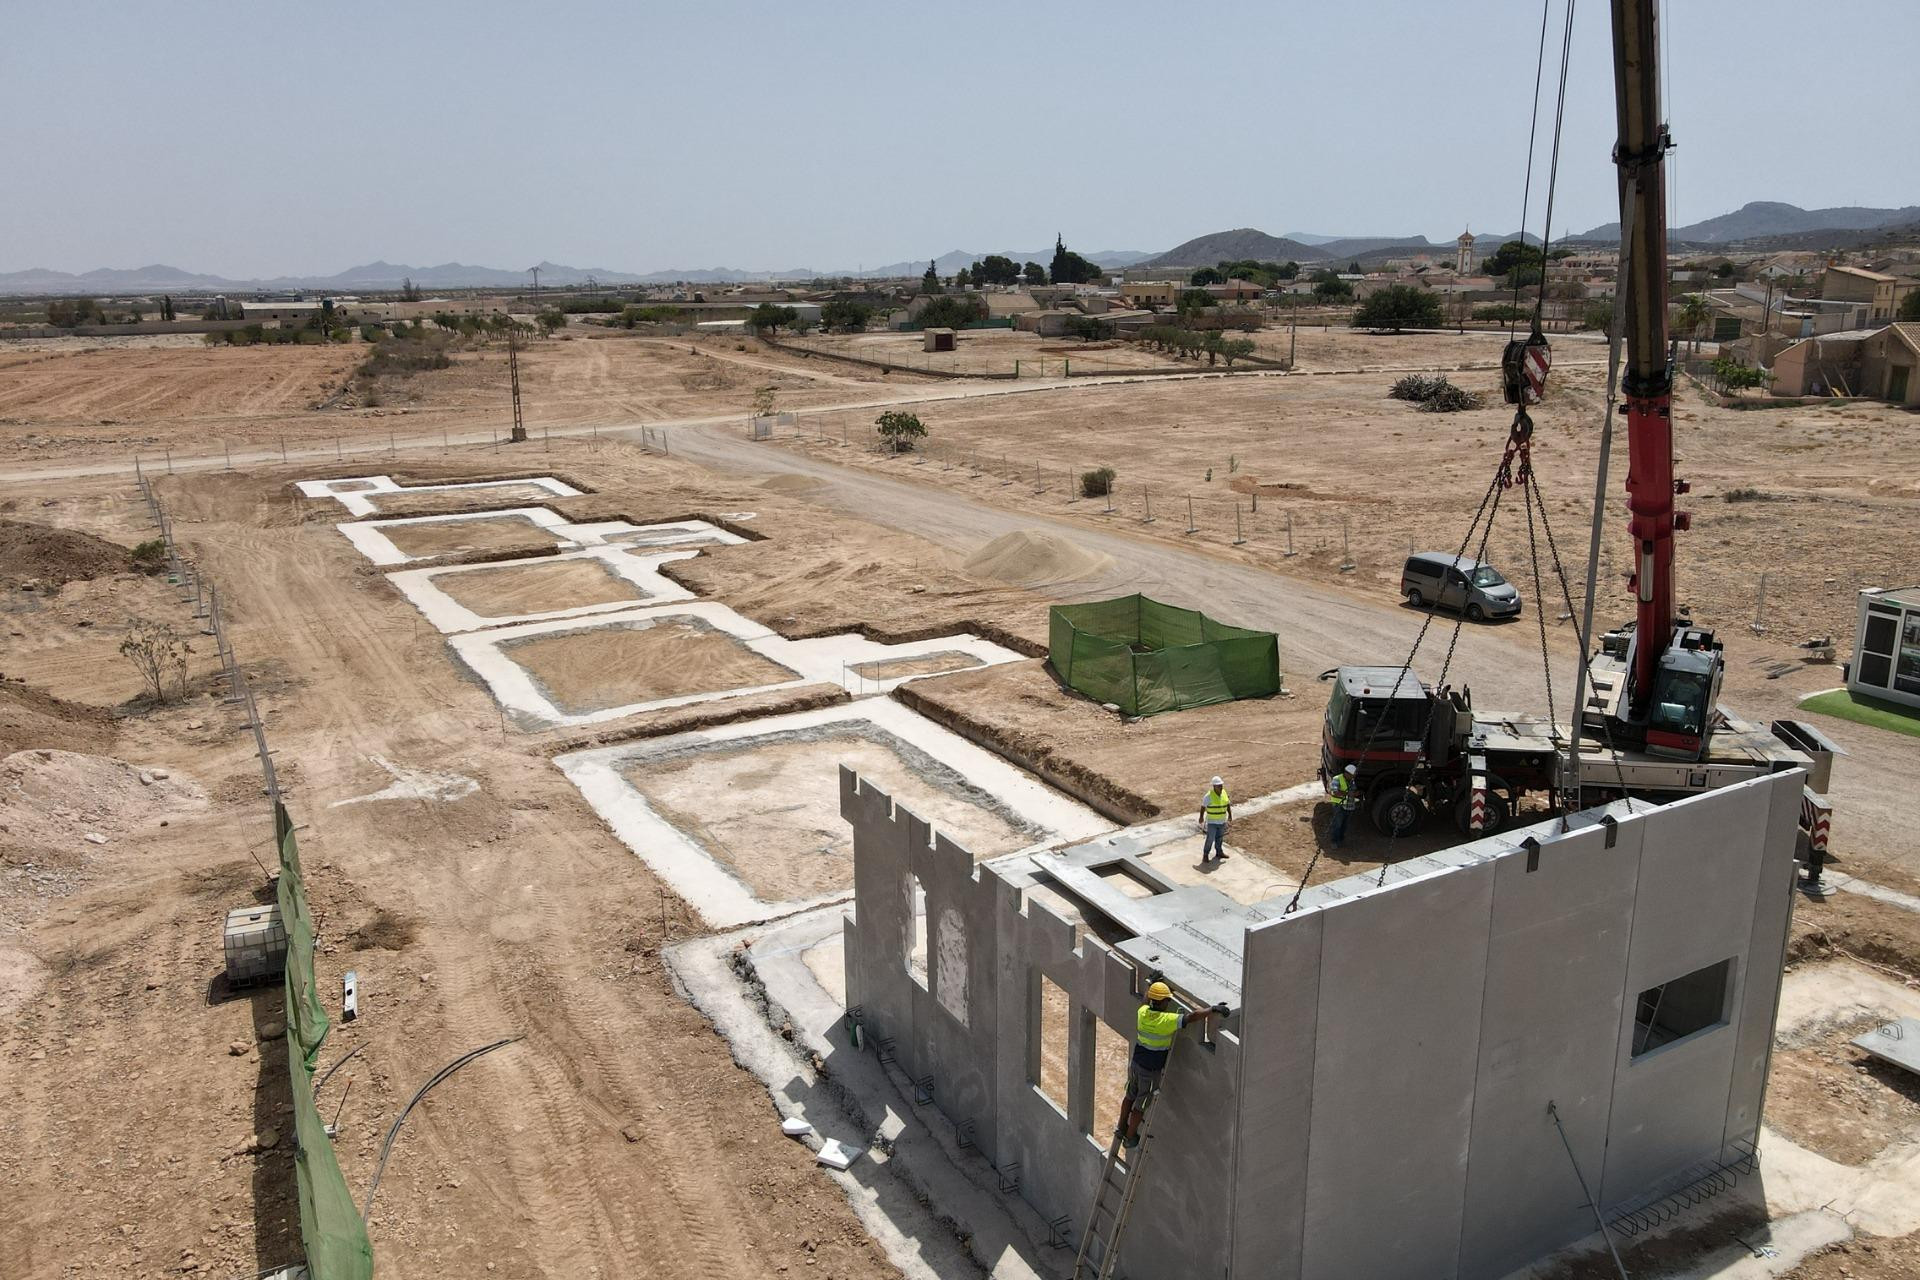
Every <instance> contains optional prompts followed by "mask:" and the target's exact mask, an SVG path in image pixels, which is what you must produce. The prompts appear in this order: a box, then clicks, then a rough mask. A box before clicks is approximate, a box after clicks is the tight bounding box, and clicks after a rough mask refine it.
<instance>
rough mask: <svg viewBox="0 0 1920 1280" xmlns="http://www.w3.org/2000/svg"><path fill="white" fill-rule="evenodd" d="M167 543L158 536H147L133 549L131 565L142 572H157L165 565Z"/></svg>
mask: <svg viewBox="0 0 1920 1280" xmlns="http://www.w3.org/2000/svg"><path fill="white" fill-rule="evenodd" d="M166 563H167V544H166V542H165V540H163V539H160V538H148V539H147V540H146V541H145V542H142V543H140V544H139V545H137V546H136V547H134V549H133V567H134V568H136V569H138V570H139V571H140V572H142V573H158V572H160V570H161V569H163V568H165V567H166Z"/></svg>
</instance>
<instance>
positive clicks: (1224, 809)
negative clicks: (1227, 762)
mask: <svg viewBox="0 0 1920 1280" xmlns="http://www.w3.org/2000/svg"><path fill="white" fill-rule="evenodd" d="M1231 821H1233V798H1232V797H1231V796H1229V795H1228V794H1227V784H1226V783H1225V782H1223V781H1221V779H1220V776H1219V775H1218V774H1215V775H1214V779H1213V785H1212V787H1211V788H1209V789H1208V791H1207V794H1205V795H1204V796H1201V797H1200V829H1201V830H1202V831H1204V832H1206V835H1207V838H1206V843H1204V844H1202V845H1201V846H1200V861H1201V863H1202V864H1203V865H1204V864H1206V863H1208V862H1225V861H1226V860H1227V824H1228V823H1229V822H1231Z"/></svg>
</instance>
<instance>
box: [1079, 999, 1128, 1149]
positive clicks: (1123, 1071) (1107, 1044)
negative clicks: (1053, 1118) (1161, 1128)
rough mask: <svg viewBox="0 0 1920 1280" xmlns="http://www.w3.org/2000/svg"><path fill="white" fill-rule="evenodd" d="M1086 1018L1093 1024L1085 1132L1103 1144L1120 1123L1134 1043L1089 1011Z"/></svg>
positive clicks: (1104, 1144)
mask: <svg viewBox="0 0 1920 1280" xmlns="http://www.w3.org/2000/svg"><path fill="white" fill-rule="evenodd" d="M1086 1017H1087V1018H1088V1019H1089V1020H1090V1021H1091V1022H1092V1023H1093V1108H1092V1113H1091V1114H1092V1126H1093V1127H1092V1128H1091V1129H1089V1130H1088V1133H1089V1135H1090V1136H1091V1137H1093V1138H1094V1139H1095V1140H1096V1141H1097V1142H1098V1143H1099V1144H1100V1145H1101V1146H1102V1147H1104V1146H1106V1145H1107V1140H1108V1139H1109V1138H1111V1137H1112V1136H1113V1127H1114V1126H1115V1125H1117V1124H1119V1123H1120V1099H1121V1096H1122V1095H1124V1094H1125V1093H1126V1091H1127V1059H1128V1058H1129V1057H1130V1056H1132V1054H1133V1045H1132V1042H1131V1041H1129V1040H1128V1039H1127V1037H1125V1036H1123V1035H1121V1034H1120V1033H1119V1032H1118V1031H1115V1030H1114V1029H1113V1028H1112V1027H1110V1026H1108V1025H1107V1024H1106V1023H1104V1022H1102V1021H1100V1019H1098V1018H1096V1017H1094V1016H1093V1014H1092V1013H1091V1012H1088V1013H1087V1014H1086Z"/></svg>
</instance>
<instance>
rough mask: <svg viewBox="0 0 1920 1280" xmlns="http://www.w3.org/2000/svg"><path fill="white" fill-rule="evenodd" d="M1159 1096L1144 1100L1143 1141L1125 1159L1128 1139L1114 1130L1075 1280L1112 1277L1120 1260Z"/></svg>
mask: <svg viewBox="0 0 1920 1280" xmlns="http://www.w3.org/2000/svg"><path fill="white" fill-rule="evenodd" d="M1159 1096H1160V1090H1159V1089H1158V1088H1156V1089H1154V1091H1153V1092H1152V1093H1149V1094H1148V1095H1147V1096H1146V1097H1145V1098H1144V1099H1143V1100H1142V1101H1141V1104H1140V1130H1139V1132H1140V1143H1139V1145H1138V1146H1136V1147H1134V1148H1133V1149H1132V1150H1131V1151H1130V1152H1127V1158H1126V1159H1125V1160H1124V1161H1123V1160H1122V1159H1121V1158H1120V1156H1121V1152H1122V1150H1123V1149H1124V1148H1123V1141H1124V1140H1123V1138H1122V1134H1121V1131H1120V1130H1119V1129H1118V1128H1116V1129H1115V1130H1114V1133H1113V1141H1112V1142H1111V1143H1109V1144H1108V1146H1107V1159H1106V1162H1105V1163H1104V1164H1102V1165H1101V1166H1100V1185H1099V1187H1098V1188H1097V1189H1096V1190H1095V1191H1094V1193H1093V1212H1092V1213H1090V1214H1089V1215H1088V1217H1087V1229H1086V1230H1085V1231H1083V1232H1081V1233H1080V1251H1079V1252H1078V1253H1077V1254H1075V1255H1074V1258H1073V1280H1087V1278H1088V1277H1091V1280H1112V1277H1113V1274H1114V1268H1115V1267H1117V1266H1118V1265H1119V1263H1120V1237H1121V1236H1122V1235H1124V1234H1125V1233H1126V1230H1127V1219H1128V1218H1129V1217H1130V1216H1131V1215H1132V1213H1133V1201H1134V1197H1135V1196H1137V1195H1139V1193H1140V1182H1141V1179H1142V1177H1143V1176H1144V1175H1145V1174H1146V1169H1147V1151H1148V1150H1149V1149H1150V1148H1151V1147H1152V1145H1153V1103H1154V1100H1155V1099H1156V1098H1158V1097H1159ZM1116 1175H1118V1177H1116ZM1103 1218H1104V1225H1103ZM1096 1237H1098V1239H1099V1241H1100V1257H1099V1260H1098V1261H1097V1262H1096V1261H1094V1260H1093V1258H1092V1256H1091V1255H1092V1251H1093V1242H1094V1239H1095V1238H1096Z"/></svg>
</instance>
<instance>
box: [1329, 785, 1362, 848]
mask: <svg viewBox="0 0 1920 1280" xmlns="http://www.w3.org/2000/svg"><path fill="white" fill-rule="evenodd" d="M1359 773H1360V766H1359V765H1357V764H1350V765H1348V766H1347V767H1346V768H1344V769H1342V770H1341V771H1340V772H1339V773H1336V774H1334V775H1333V781H1332V782H1330V783H1328V784H1327V794H1328V795H1330V796H1332V797H1333V826H1332V828H1331V829H1330V830H1329V831H1328V833H1327V834H1328V835H1329V836H1331V837H1332V842H1333V847H1334V848H1336V849H1338V848H1339V847H1340V846H1341V845H1343V844H1345V843H1346V842H1347V817H1348V815H1350V814H1352V812H1353V811H1354V810H1355V809H1358V808H1359V807H1360V782H1359Z"/></svg>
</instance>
